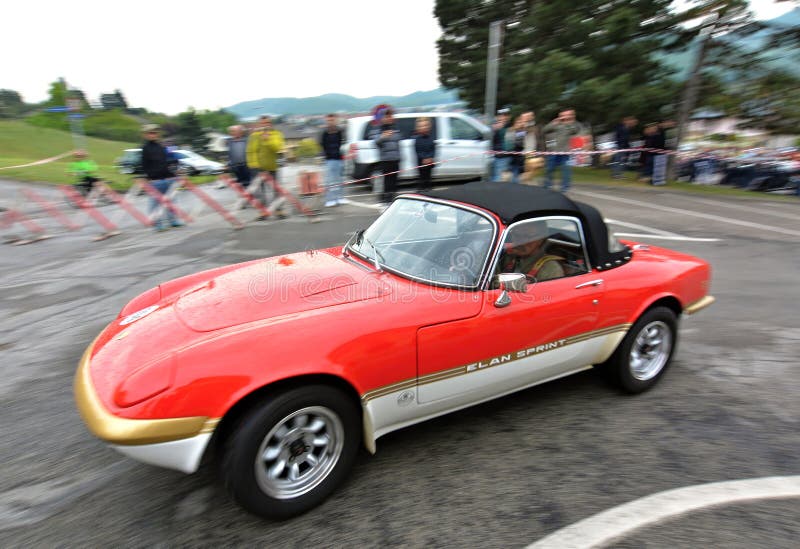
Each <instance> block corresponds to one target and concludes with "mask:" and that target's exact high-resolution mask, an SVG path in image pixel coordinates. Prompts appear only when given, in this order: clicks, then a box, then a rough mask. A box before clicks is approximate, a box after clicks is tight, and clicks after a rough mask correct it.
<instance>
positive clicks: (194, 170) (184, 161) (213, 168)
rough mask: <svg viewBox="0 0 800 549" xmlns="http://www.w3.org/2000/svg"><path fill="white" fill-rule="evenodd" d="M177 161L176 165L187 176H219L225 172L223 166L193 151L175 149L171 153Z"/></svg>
mask: <svg viewBox="0 0 800 549" xmlns="http://www.w3.org/2000/svg"><path fill="white" fill-rule="evenodd" d="M172 154H174V155H175V156H176V157H177V159H178V164H179V165H180V167H181V168H183V170H184V171H185V172H186V173H187V174H188V175H219V174H221V173H223V172H224V171H225V165H224V164H222V163H220V162H216V161H214V160H209V159H208V158H206V157H204V156H202V155H199V154H197V153H196V152H194V151H189V150H186V149H175V150H173V151H172Z"/></svg>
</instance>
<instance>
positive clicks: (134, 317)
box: [119, 305, 158, 326]
mask: <svg viewBox="0 0 800 549" xmlns="http://www.w3.org/2000/svg"><path fill="white" fill-rule="evenodd" d="M156 309H158V305H150V306H149V307H145V308H144V309H142V310H140V311H136V312H135V313H132V314H129V315H128V316H126V317H125V318H123V319H122V320H121V321H120V323H119V325H120V326H125V325H127V324H130V323H131V322H136V321H137V320H139V319H140V318H144V317H146V316H147V315H149V314H150V313H152V312H153V311H155V310H156Z"/></svg>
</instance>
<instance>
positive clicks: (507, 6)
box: [435, 0, 676, 133]
mask: <svg viewBox="0 0 800 549" xmlns="http://www.w3.org/2000/svg"><path fill="white" fill-rule="evenodd" d="M671 3H672V0H650V1H646V2H645V1H628V0H586V1H584V2H567V1H564V0H555V1H549V2H537V1H534V2H523V1H517V0H495V1H490V2H485V1H482V0H455V1H454V0H437V2H436V8H435V14H436V16H437V17H438V19H439V23H440V24H441V26H442V29H443V31H444V33H443V36H442V38H441V39H440V40H439V42H438V46H439V55H440V66H439V78H440V81H441V83H442V85H444V86H445V87H448V88H456V89H458V90H459V94H460V96H461V97H462V99H464V100H465V101H467V103H468V104H469V105H470V106H471V107H473V108H481V107H482V104H483V94H484V87H485V69H486V46H487V40H488V27H489V24H490V23H491V22H492V21H495V20H501V19H502V20H503V21H504V22H505V23H506V25H505V28H506V31H505V37H504V41H503V51H502V54H501V61H500V69H499V74H500V77H499V85H498V102H497V103H498V105H505V104H510V105H514V106H518V107H519V109H520V110H521V109H523V108H528V109H533V110H535V111H537V113H538V119H539V120H550V119H551V118H552V117H553V116H554V115H555V114H556V113H557V111H558V110H559V109H563V108H565V107H572V108H574V109H576V111H577V114H578V118H579V119H581V120H582V121H584V122H588V123H589V124H591V125H592V127H593V131H594V132H595V133H598V132H603V131H608V130H610V129H611V128H612V127H613V124H615V123H616V122H617V121H618V120H619V119H620V118H621V117H622V116H625V115H633V116H637V117H638V118H640V119H642V120H658V119H660V118H663V117H666V116H667V115H669V110H670V108H671V106H672V104H673V102H674V96H675V92H676V88H675V84H674V83H673V82H672V81H671V80H670V79H669V76H670V75H671V72H670V70H669V69H668V68H667V67H666V66H665V65H664V64H663V62H662V61H661V60H660V59H659V58H658V57H657V56H656V55H654V54H655V53H656V52H657V51H658V50H660V49H662V48H663V47H665V46H667V45H669V44H670V40H674V28H675V20H674V17H673V14H672V13H671V12H670V11H669V7H670V4H671Z"/></svg>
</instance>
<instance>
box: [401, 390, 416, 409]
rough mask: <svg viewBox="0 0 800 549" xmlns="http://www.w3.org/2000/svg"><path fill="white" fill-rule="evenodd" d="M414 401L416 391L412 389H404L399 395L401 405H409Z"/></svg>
mask: <svg viewBox="0 0 800 549" xmlns="http://www.w3.org/2000/svg"><path fill="white" fill-rule="evenodd" d="M412 402H414V393H413V392H412V391H403V392H402V393H400V396H398V397H397V404H398V405H400V406H408V405H409V404H411V403H412Z"/></svg>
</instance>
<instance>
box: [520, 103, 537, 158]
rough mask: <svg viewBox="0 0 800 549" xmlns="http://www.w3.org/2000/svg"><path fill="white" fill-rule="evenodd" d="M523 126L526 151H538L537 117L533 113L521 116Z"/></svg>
mask: <svg viewBox="0 0 800 549" xmlns="http://www.w3.org/2000/svg"><path fill="white" fill-rule="evenodd" d="M520 118H522V123H523V126H524V127H525V151H526V152H532V151H535V150H536V130H537V128H536V115H535V114H534V112H533V111H525V112H524V113H522V114H521V115H520Z"/></svg>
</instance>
